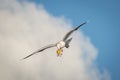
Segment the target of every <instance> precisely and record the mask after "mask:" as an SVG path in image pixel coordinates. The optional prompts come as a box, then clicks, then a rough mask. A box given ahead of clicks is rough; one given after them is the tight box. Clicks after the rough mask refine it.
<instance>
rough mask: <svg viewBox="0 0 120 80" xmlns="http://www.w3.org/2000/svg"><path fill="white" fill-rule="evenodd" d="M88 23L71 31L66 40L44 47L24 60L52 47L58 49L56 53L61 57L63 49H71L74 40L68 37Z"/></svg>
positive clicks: (65, 37)
mask: <svg viewBox="0 0 120 80" xmlns="http://www.w3.org/2000/svg"><path fill="white" fill-rule="evenodd" d="M86 23H87V22H84V23H82V24H81V25H79V26H77V27H76V28H74V29H72V30H70V31H69V32H68V33H67V34H66V35H65V36H64V38H63V39H62V40H61V41H59V42H57V43H56V44H50V45H47V46H44V47H42V48H41V49H39V50H37V51H35V52H33V53H32V54H30V55H28V56H26V57H24V58H23V59H26V58H28V57H30V56H32V55H34V54H36V53H39V52H42V51H44V50H46V49H48V48H52V47H57V51H56V53H57V56H61V55H62V52H63V48H64V47H66V48H68V47H69V43H70V42H71V40H72V38H69V39H68V37H69V36H70V35H71V34H72V33H73V32H74V31H76V30H78V29H79V28H80V27H81V26H83V25H84V24H86Z"/></svg>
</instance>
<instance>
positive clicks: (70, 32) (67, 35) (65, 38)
mask: <svg viewBox="0 0 120 80" xmlns="http://www.w3.org/2000/svg"><path fill="white" fill-rule="evenodd" d="M86 23H87V22H84V23H82V24H81V25H79V26H78V27H76V28H75V29H73V30H71V31H69V32H68V33H67V34H66V35H65V37H64V38H63V41H66V40H67V38H68V37H69V36H70V35H71V34H72V33H73V32H74V31H76V30H78V29H79V28H80V27H81V26H83V25H84V24H86Z"/></svg>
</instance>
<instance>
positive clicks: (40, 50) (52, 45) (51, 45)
mask: <svg viewBox="0 0 120 80" xmlns="http://www.w3.org/2000/svg"><path fill="white" fill-rule="evenodd" d="M55 46H56V44H50V45H47V46H45V47H42V48H41V49H39V50H37V51H35V52H33V53H32V54H30V55H28V56H26V57H24V58H23V59H26V58H28V57H30V56H32V55H34V54H36V53H38V52H42V51H44V50H45V49H48V48H51V47H55Z"/></svg>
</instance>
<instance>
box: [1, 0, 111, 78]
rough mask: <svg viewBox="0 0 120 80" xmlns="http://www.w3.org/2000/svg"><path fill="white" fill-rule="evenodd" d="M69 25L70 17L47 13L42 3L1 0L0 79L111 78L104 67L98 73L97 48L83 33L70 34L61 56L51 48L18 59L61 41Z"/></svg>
mask: <svg viewBox="0 0 120 80" xmlns="http://www.w3.org/2000/svg"><path fill="white" fill-rule="evenodd" d="M1 2H2V3H1ZM71 26H72V25H71V22H70V20H67V19H66V18H64V17H55V16H53V15H51V14H49V13H48V12H47V11H46V10H45V9H44V8H43V6H42V5H37V6H36V5H35V4H34V3H29V2H23V3H19V2H17V1H16V0H0V79H1V80H50V79H51V80H110V75H109V73H108V72H107V71H106V70H105V72H104V73H102V74H101V73H100V72H99V69H98V68H97V66H95V64H94V60H95V59H96V57H97V49H96V48H95V47H94V46H93V44H92V43H91V42H90V40H89V38H88V37H86V36H85V35H84V34H83V33H82V32H76V33H74V34H73V35H74V38H73V40H72V42H71V44H70V48H69V49H64V52H63V56H62V57H56V48H51V49H49V50H46V51H44V52H42V53H39V54H37V55H34V56H32V57H30V58H28V59H26V60H23V61H20V59H21V58H23V57H25V56H26V55H29V54H30V53H32V52H33V51H35V50H37V49H39V48H40V47H43V46H44V45H47V44H50V43H56V42H57V41H59V40H61V39H62V38H63V36H64V35H65V33H66V32H68V31H69V30H70V29H72V28H71Z"/></svg>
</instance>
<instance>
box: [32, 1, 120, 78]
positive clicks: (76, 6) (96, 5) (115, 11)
mask: <svg viewBox="0 0 120 80" xmlns="http://www.w3.org/2000/svg"><path fill="white" fill-rule="evenodd" d="M31 1H32V0H31ZM34 2H35V3H36V4H42V5H43V6H44V8H45V9H46V10H47V11H48V12H49V13H51V14H52V15H54V16H64V17H65V18H67V19H70V21H71V22H72V24H73V27H75V26H77V25H79V24H80V23H81V22H84V21H86V20H89V21H90V22H89V23H88V24H87V26H86V27H83V28H81V30H82V31H83V33H84V34H85V35H87V36H89V37H90V39H91V42H92V43H93V44H94V46H95V47H96V48H97V49H98V51H99V54H98V57H97V60H96V64H97V66H98V67H99V68H100V69H101V72H102V70H103V69H104V68H105V69H107V70H108V71H109V73H110V75H111V78H112V80H119V79H120V76H119V72H120V69H119V68H120V62H119V61H120V59H119V56H120V53H119V52H120V42H119V41H120V37H119V34H120V32H119V30H120V4H119V3H120V1H119V0H92V1H90V0H41V1H40V0H34Z"/></svg>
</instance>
